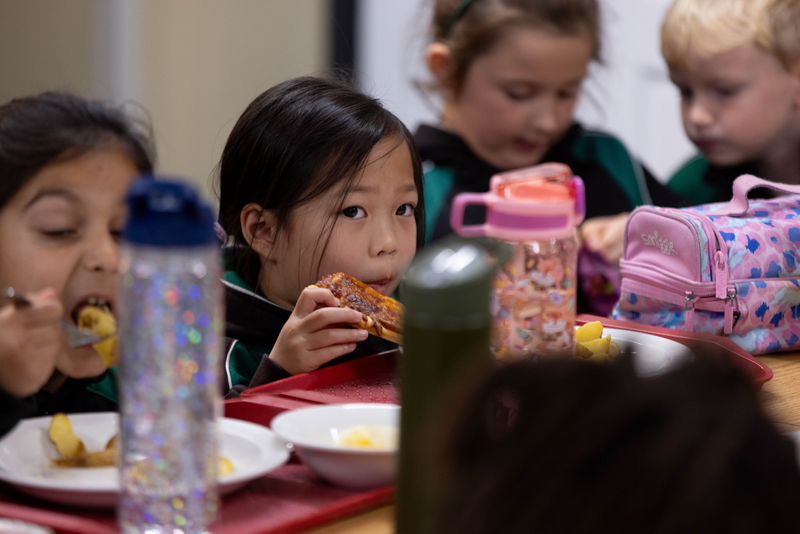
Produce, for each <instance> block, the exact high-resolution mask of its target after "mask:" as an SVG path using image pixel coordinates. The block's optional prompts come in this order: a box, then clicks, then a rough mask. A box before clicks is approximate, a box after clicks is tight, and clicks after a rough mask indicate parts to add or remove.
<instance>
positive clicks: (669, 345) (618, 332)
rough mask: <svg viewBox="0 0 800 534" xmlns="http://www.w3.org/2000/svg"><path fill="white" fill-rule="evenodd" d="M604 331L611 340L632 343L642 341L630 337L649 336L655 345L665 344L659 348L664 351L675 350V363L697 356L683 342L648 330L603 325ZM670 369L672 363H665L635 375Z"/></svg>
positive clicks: (657, 373) (665, 371)
mask: <svg viewBox="0 0 800 534" xmlns="http://www.w3.org/2000/svg"><path fill="white" fill-rule="evenodd" d="M579 326H581V325H578V324H576V325H575V329H576V330H577V328H578V327H579ZM606 333H607V334H609V335H611V340H612V341H614V340H615V339H624V340H626V341H631V342H634V343H642V341H637V340H636V339H630V338H642V337H644V338H651V339H653V340H655V341H657V345H666V347H660V348H662V349H663V350H665V351H668V352H669V353H670V354H673V352H672V351H677V352H676V353H675V354H673V356H675V357H676V358H677V359H678V362H676V364H678V363H680V362H688V361H691V360H692V359H694V358H696V357H697V355H696V354H695V353H694V351H693V350H692V349H690V348H689V347H687V346H686V345H684V344H683V343H678V342H677V341H675V340H674V339H669V338H666V337H662V336H658V335H656V334H651V333H649V332H639V331H637V330H625V329H623V328H616V327H614V326H606V325H603V335H606ZM634 363H635V362H634ZM672 369H675V366H674V365H667V366H666V367H665V368H660V369H656V370H654V371H650V372H648V373H638V372H637V373H636V375H637V376H639V377H641V378H647V377H651V376H658V375H660V374H663V373H667V372H669V371H671V370H672Z"/></svg>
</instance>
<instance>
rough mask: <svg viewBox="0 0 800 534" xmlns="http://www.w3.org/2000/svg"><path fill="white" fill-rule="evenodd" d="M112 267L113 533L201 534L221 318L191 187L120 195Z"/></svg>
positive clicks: (210, 227) (212, 253) (148, 184)
mask: <svg viewBox="0 0 800 534" xmlns="http://www.w3.org/2000/svg"><path fill="white" fill-rule="evenodd" d="M127 200H128V207H129V219H128V223H127V225H126V227H125V231H124V235H123V243H122V247H121V261H120V290H119V305H118V307H119V311H118V315H119V335H120V355H121V359H120V370H119V388H120V392H121V395H120V400H121V404H120V421H121V431H120V432H121V438H122V439H121V458H120V486H121V491H120V500H119V508H118V517H119V522H120V527H121V529H122V531H123V532H124V533H126V534H129V533H131V534H132V533H148V534H160V533H169V534H175V533H182V534H198V533H206V532H209V531H210V530H209V528H210V525H211V524H212V522H213V520H214V518H215V516H216V511H217V506H218V503H219V499H218V496H217V485H216V477H217V458H218V455H217V433H216V418H217V416H218V415H219V409H220V406H221V405H220V403H219V387H218V376H217V373H218V369H219V368H220V366H219V360H220V358H221V350H222V345H221V341H222V335H223V332H222V325H223V321H224V308H223V294H222V289H221V285H220V283H219V276H220V252H219V250H220V249H219V245H218V242H217V239H216V236H215V233H214V221H213V216H212V214H211V210H210V208H209V207H208V206H207V205H206V204H205V203H204V202H203V201H202V200H201V199H200V198H199V197H198V195H197V193H196V192H195V191H194V190H193V189H191V188H190V187H188V186H186V185H183V184H180V183H176V182H168V181H161V180H158V181H156V180H140V181H138V182H136V183H134V184H133V185H132V186H131V189H130V190H129V192H128V199H127Z"/></svg>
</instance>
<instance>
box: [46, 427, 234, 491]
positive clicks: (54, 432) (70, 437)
mask: <svg viewBox="0 0 800 534" xmlns="http://www.w3.org/2000/svg"><path fill="white" fill-rule="evenodd" d="M50 440H51V441H52V442H53V444H54V445H55V446H56V450H57V451H58V453H59V454H60V455H61V458H57V459H55V460H52V462H53V465H55V466H56V467H111V466H113V465H116V463H117V449H119V434H114V435H113V436H111V439H109V440H108V442H107V443H106V446H105V448H104V449H103V450H102V451H93V452H88V451H87V450H86V447H85V446H84V445H83V442H82V441H81V440H80V438H78V436H76V435H75V433H74V432H73V431H72V421H70V420H69V417H67V415H66V414H63V413H57V414H56V415H54V416H53V419H52V421H50ZM75 443H77V445H75ZM233 471H234V468H233V462H231V461H230V460H229V459H227V458H225V457H224V456H220V457H219V475H220V476H225V475H230V474H232V473H233Z"/></svg>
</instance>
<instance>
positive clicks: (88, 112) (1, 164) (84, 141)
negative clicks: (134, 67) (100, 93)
mask: <svg viewBox="0 0 800 534" xmlns="http://www.w3.org/2000/svg"><path fill="white" fill-rule="evenodd" d="M150 138H151V134H150V127H149V126H148V125H147V124H145V123H144V122H142V121H141V120H135V119H133V118H131V117H129V116H128V115H126V114H125V113H124V112H123V111H122V110H121V109H118V108H114V107H111V106H109V105H106V104H104V103H102V102H97V101H92V100H86V99H83V98H81V97H79V96H75V95H73V94H69V93H63V92H47V93H42V94H39V95H35V96H29V97H25V98H18V99H15V100H12V101H11V102H9V103H7V104H5V105H3V106H0V208H2V207H3V206H5V204H6V203H7V202H8V201H9V200H10V199H11V198H12V197H13V196H14V195H15V194H16V192H17V191H19V189H20V188H21V187H22V186H23V185H24V184H25V183H26V182H27V181H28V180H29V179H30V178H32V177H33V176H34V175H35V174H36V173H38V172H39V171H40V170H41V169H42V168H43V167H45V166H46V165H49V164H51V163H56V162H59V161H65V160H70V159H72V158H76V157H79V156H81V155H82V154H85V153H86V152H89V151H90V150H92V149H95V148H99V147H102V146H104V145H114V146H119V147H120V148H122V149H123V150H124V151H125V152H126V153H127V154H128V156H130V158H131V161H132V162H133V164H134V165H135V166H136V168H137V169H138V170H139V171H140V172H142V173H150V172H152V171H153V155H154V149H153V146H152V143H151V141H150Z"/></svg>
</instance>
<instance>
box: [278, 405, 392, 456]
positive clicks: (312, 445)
mask: <svg viewBox="0 0 800 534" xmlns="http://www.w3.org/2000/svg"><path fill="white" fill-rule="evenodd" d="M343 409H344V410H360V409H367V410H379V411H392V412H399V411H400V405H398V404H388V403H348V404H323V405H319V406H307V407H303V408H297V409H294V410H287V411H285V412H281V413H279V414H278V415H276V416H275V417H273V419H272V421H271V422H270V424H269V426H270V429H271V430H272V431H273V432H274V433H275V434H276V435H277V436H278V437H279V438H280V439H282V440H283V441H285V442H287V443H291V444H292V445H293V446H294V447H295V448H297V449H310V450H315V451H324V452H329V453H339V454H344V455H352V453H359V454H366V455H369V456H376V455H387V454H389V455H391V454H395V453H397V451H398V450H399V448H400V447H399V445H398V446H396V447H380V448H378V447H376V448H365V447H348V446H343V445H333V444H331V445H327V444H323V443H319V442H316V441H308V440H305V439H304V438H303V437H299V436H297V438H298V439H295V436H293V435H292V433H291V430H289V429H286V428H281V425H285V424H286V420H291V418H292V417H294V416H296V414H297V413H298V412H303V413H306V412H309V411H320V412H324V411H340V410H343ZM399 422H400V421H399V414H398V429H399V426H400V425H399ZM276 423H277V425H276ZM287 430H289V431H288V432H287Z"/></svg>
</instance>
